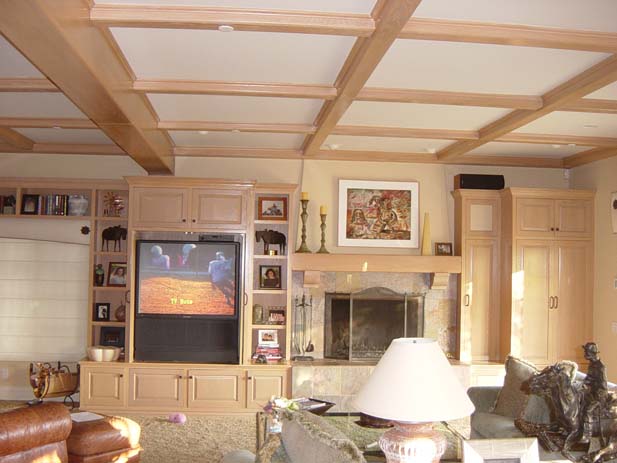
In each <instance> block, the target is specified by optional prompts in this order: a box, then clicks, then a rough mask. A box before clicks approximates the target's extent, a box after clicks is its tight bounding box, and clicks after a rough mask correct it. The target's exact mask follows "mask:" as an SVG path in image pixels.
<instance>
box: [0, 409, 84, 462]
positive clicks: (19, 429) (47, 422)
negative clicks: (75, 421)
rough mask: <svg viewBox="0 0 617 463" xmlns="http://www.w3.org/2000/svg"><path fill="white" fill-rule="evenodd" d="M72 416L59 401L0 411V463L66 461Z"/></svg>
mask: <svg viewBox="0 0 617 463" xmlns="http://www.w3.org/2000/svg"><path fill="white" fill-rule="evenodd" d="M71 424H72V423H71V415H70V413H69V411H68V409H67V408H66V407H65V406H64V405H62V404H60V403H46V404H42V405H37V406H36V407H31V408H19V409H17V410H11V411H9V412H6V413H0V463H31V462H33V461H44V462H49V463H66V462H68V454H67V448H66V439H67V438H68V436H69V434H70V432H71Z"/></svg>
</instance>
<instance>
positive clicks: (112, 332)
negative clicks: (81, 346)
mask: <svg viewBox="0 0 617 463" xmlns="http://www.w3.org/2000/svg"><path fill="white" fill-rule="evenodd" d="M99 344H101V346H114V347H124V327H121V326H102V327H101V340H100V343H99Z"/></svg>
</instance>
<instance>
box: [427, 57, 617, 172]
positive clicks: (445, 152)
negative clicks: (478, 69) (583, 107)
mask: <svg viewBox="0 0 617 463" xmlns="http://www.w3.org/2000/svg"><path fill="white" fill-rule="evenodd" d="M616 80H617V55H611V56H610V57H609V58H606V59H605V60H603V61H601V62H600V63H598V64H596V65H595V66H592V67H591V68H589V69H587V70H586V71H584V72H582V73H580V74H578V75H577V76H575V77H573V78H571V79H570V80H568V81H566V82H564V83H563V84H561V85H559V86H557V87H555V88H554V89H552V90H550V91H549V92H547V93H545V94H544V95H543V96H542V101H543V102H544V105H543V106H542V108H540V109H537V110H535V111H532V110H527V109H516V110H514V111H512V112H511V113H509V114H507V115H506V116H504V117H501V118H499V119H497V120H496V121H495V122H493V123H491V124H489V125H487V126H485V127H484V128H482V129H480V131H479V132H480V138H479V139H478V140H469V141H467V140H465V141H457V142H455V143H452V144H451V145H450V146H448V147H446V148H444V149H442V150H441V151H440V152H439V153H438V154H437V155H438V157H439V159H441V160H450V159H454V158H457V157H459V156H462V155H463V154H465V153H468V152H469V151H472V150H474V149H475V148H477V147H479V146H482V145H484V144H486V143H488V142H490V141H493V140H495V139H496V138H499V137H502V136H504V135H506V134H508V133H509V132H512V131H513V130H516V129H518V128H519V127H522V126H524V125H526V124H529V123H530V122H532V121H535V120H536V119H539V118H540V117H542V116H545V115H547V114H549V113H551V112H553V111H556V110H558V109H559V108H560V107H561V106H563V105H565V104H567V103H570V102H571V101H574V100H578V99H580V98H582V97H583V96H585V95H587V94H589V93H591V92H594V91H596V90H598V89H600V88H602V87H605V86H607V85H609V84H611V83H613V82H614V81H616Z"/></svg>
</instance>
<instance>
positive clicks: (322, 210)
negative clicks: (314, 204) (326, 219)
mask: <svg viewBox="0 0 617 463" xmlns="http://www.w3.org/2000/svg"><path fill="white" fill-rule="evenodd" d="M319 215H326V206H324V205H321V206H319Z"/></svg>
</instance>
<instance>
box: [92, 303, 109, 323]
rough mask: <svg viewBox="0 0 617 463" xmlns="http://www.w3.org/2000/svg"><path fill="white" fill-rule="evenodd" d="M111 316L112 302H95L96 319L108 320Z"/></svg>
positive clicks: (97, 320) (100, 320) (96, 320)
mask: <svg viewBox="0 0 617 463" xmlns="http://www.w3.org/2000/svg"><path fill="white" fill-rule="evenodd" d="M110 318H111V304H110V303H108V302H97V303H95V304H94V321H95V322H108V321H109V319H110Z"/></svg>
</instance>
